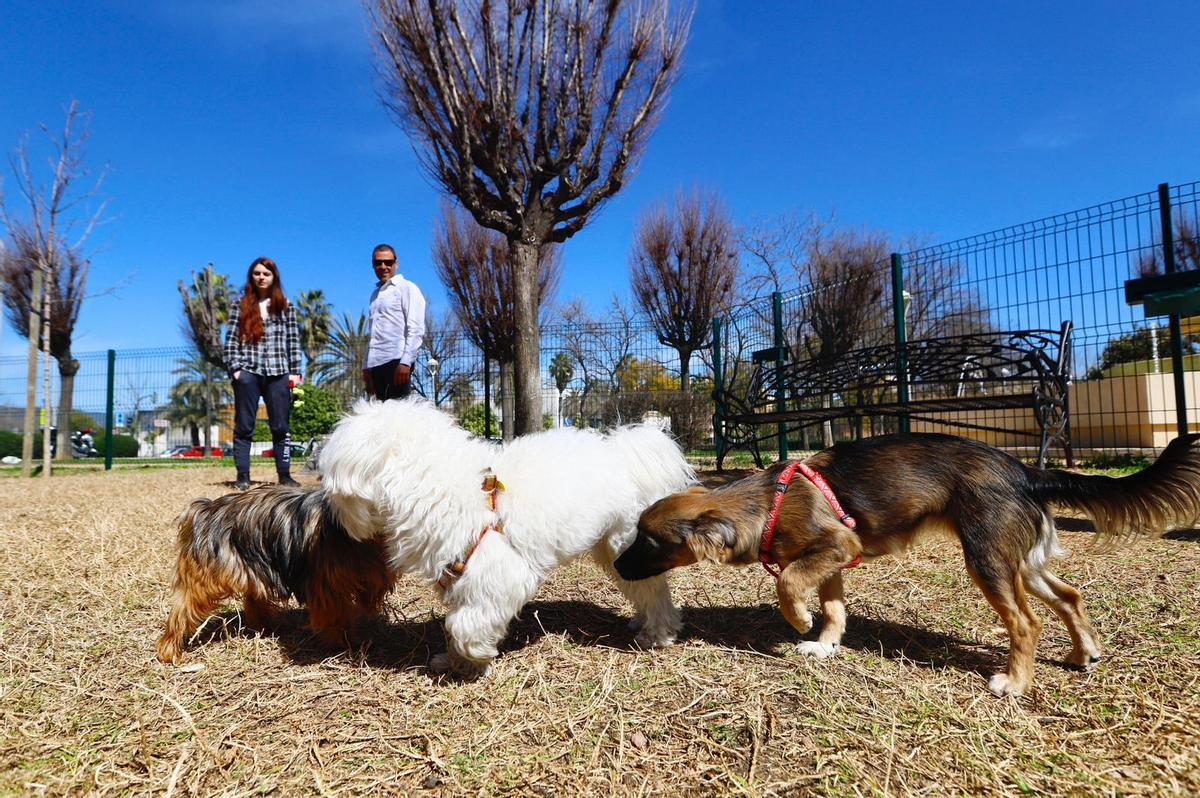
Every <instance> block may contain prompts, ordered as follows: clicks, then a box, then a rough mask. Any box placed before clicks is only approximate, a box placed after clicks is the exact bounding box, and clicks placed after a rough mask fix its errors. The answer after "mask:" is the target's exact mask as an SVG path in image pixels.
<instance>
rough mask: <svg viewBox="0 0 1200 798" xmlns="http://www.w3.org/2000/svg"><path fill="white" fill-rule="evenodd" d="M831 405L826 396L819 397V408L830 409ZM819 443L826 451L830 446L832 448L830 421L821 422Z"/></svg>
mask: <svg viewBox="0 0 1200 798" xmlns="http://www.w3.org/2000/svg"><path fill="white" fill-rule="evenodd" d="M832 404H833V400H832V399H831V398H830V397H829V396H828V395H826V396H822V397H821V407H830V406H832ZM821 443H822V444H823V445H824V448H826V449H828V448H829V447H830V446H833V420H832V419H826V420H825V421H822V422H821Z"/></svg>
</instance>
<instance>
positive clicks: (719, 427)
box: [712, 318, 725, 463]
mask: <svg viewBox="0 0 1200 798" xmlns="http://www.w3.org/2000/svg"><path fill="white" fill-rule="evenodd" d="M712 332H713V339H712V364H713V404H714V412H713V445H714V446H716V449H717V462H718V463H720V461H721V454H722V452H723V451H724V449H725V429H724V424H725V399H724V396H725V370H724V365H723V364H722V363H721V320H720V319H719V318H716V319H713V323H712Z"/></svg>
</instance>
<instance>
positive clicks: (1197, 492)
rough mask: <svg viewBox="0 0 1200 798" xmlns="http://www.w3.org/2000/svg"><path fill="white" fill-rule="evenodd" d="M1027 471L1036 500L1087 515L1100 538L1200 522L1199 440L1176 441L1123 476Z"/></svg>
mask: <svg viewBox="0 0 1200 798" xmlns="http://www.w3.org/2000/svg"><path fill="white" fill-rule="evenodd" d="M1027 470H1028V474H1029V479H1030V482H1031V483H1032V484H1033V487H1034V491H1035V492H1036V494H1037V495H1038V497H1039V498H1040V499H1043V500H1045V501H1050V502H1054V503H1056V504H1061V505H1064V506H1067V507H1071V508H1074V509H1076V510H1081V511H1082V512H1085V513H1087V514H1088V515H1089V516H1090V517H1091V519H1092V522H1093V523H1095V525H1096V532H1097V534H1098V535H1099V536H1100V537H1102V538H1112V539H1123V538H1130V537H1135V536H1158V535H1161V534H1162V533H1164V532H1166V531H1167V530H1169V529H1177V528H1180V527H1186V526H1189V525H1192V524H1195V523H1196V521H1197V520H1198V519H1200V435H1182V436H1180V437H1178V438H1176V439H1175V440H1173V441H1171V443H1170V445H1168V446H1167V448H1166V449H1165V450H1163V453H1162V454H1161V455H1159V457H1158V459H1157V460H1155V461H1154V462H1153V463H1151V464H1150V465H1149V466H1147V467H1146V468H1144V469H1142V470H1141V471H1139V472H1138V473H1136V474H1130V475H1129V476H1126V477H1119V478H1117V477H1105V476H1095V475H1086V474H1073V473H1071V472H1069V471H1057V470H1052V471H1042V470H1039V469H1036V468H1029V469H1027Z"/></svg>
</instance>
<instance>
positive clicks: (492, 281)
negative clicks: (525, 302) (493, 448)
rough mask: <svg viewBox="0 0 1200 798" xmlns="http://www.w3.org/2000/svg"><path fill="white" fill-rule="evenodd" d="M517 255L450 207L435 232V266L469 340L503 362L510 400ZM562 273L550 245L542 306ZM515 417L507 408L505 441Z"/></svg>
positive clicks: (541, 276)
mask: <svg viewBox="0 0 1200 798" xmlns="http://www.w3.org/2000/svg"><path fill="white" fill-rule="evenodd" d="M511 254H512V253H511V250H510V248H509V247H508V246H507V243H506V242H505V240H504V238H503V237H502V236H500V235H499V234H498V233H495V232H493V231H491V230H487V229H484V228H482V227H480V226H479V225H477V224H476V223H475V221H474V220H473V219H471V217H470V216H467V215H466V214H464V213H462V212H461V211H456V210H455V209H454V208H452V207H451V206H450V205H449V204H448V203H447V204H444V205H443V206H442V219H441V223H440V224H439V225H438V229H437V230H436V232H435V233H434V241H433V265H434V268H436V269H437V273H438V276H439V277H440V278H441V280H442V284H443V285H445V286H446V292H447V293H448V294H449V296H450V304H451V307H452V308H453V310H454V313H455V315H456V316H458V320H459V321H460V322H461V324H462V327H463V330H464V331H465V332H466V334H467V337H468V338H470V340H471V342H472V343H474V344H475V345H476V346H477V347H479V349H480V350H481V351H482V352H483V354H484V357H487V358H490V359H492V360H495V361H496V362H497V363H499V364H500V396H501V398H502V400H503V401H506V402H509V401H511V400H512V398H513V395H514V391H513V378H514V364H515V362H516V351H517V322H516V311H515V306H516V301H517V288H516V281H517V276H516V267H515V266H514V264H513V260H512V257H511ZM561 272H562V267H561V259H560V258H559V255H558V247H557V246H555V245H552V244H546V245H544V246H543V247H542V248H541V249H540V250H539V251H538V286H537V296H538V300H539V302H542V303H544V302H545V301H546V300H547V299H548V298H549V297H550V296H551V295H552V294H553V293H554V288H555V286H556V285H557V284H558V278H559V275H560V274H561ZM539 384H540V383H539ZM515 415H516V414H515V412H514V408H512V407H509V406H507V405H506V406H505V407H504V413H503V416H502V434H503V437H504V439H505V440H510V439H511V438H512V437H513V435H514V433H515V431H516V430H515V425H514V416H515Z"/></svg>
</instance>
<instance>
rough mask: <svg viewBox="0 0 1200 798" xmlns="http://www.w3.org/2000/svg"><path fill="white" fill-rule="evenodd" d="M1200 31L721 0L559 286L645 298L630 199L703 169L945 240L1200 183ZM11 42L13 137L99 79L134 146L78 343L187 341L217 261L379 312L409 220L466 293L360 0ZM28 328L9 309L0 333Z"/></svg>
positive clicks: (1120, 11)
mask: <svg viewBox="0 0 1200 798" xmlns="http://www.w3.org/2000/svg"><path fill="white" fill-rule="evenodd" d="M1197 29H1200V3H1194V2H1177V3H1128V2H1096V1H1093V2H1058V3H1033V2H1020V3H1019V2H1007V3H1002V4H983V3H962V2H953V3H951V2H944V3H935V2H922V3H900V2H895V3H856V2H823V3H816V2H754V1H753V0H746V2H724V1H723V0H700V1H699V4H698V9H697V12H696V18H695V24H694V26H693V30H692V37H691V42H690V44H689V46H688V50H687V53H686V59H685V65H684V70H683V74H682V78H681V80H680V82H679V84H678V85H677V87H676V88H675V91H674V93H673V95H672V98H671V101H670V105H669V107H668V109H667V112H666V115H665V117H664V119H663V120H662V123H661V124H660V126H659V128H658V130H657V132H656V133H655V135H654V137H653V138H652V139H651V141H650V145H649V148H648V150H647V152H646V155H645V158H644V159H643V161H642V163H641V166H640V169H639V170H638V174H637V175H636V177H635V178H634V179H633V180H632V181H631V182H630V183H629V184H628V186H627V187H626V189H625V190H624V191H623V193H622V194H620V195H619V196H618V198H617V199H615V200H614V201H613V202H611V203H610V204H609V205H607V206H606V207H605V209H604V210H603V212H602V213H601V214H600V216H599V217H597V218H596V219H595V220H594V221H593V223H592V224H591V225H590V226H589V227H588V228H587V229H586V230H585V231H583V232H582V233H580V234H579V235H577V236H575V237H574V238H573V239H572V240H571V241H570V242H568V244H567V245H566V248H565V266H566V268H565V273H564V278H563V280H562V284H561V287H560V289H559V292H558V298H559V299H566V298H569V297H571V296H575V295H580V296H584V297H586V298H588V299H589V301H591V303H592V304H593V306H596V307H600V306H603V305H604V304H605V303H606V301H607V297H608V296H609V295H610V294H611V293H612V292H616V293H618V294H620V295H622V296H627V294H628V276H627V275H628V266H627V254H628V249H629V245H630V240H631V236H632V230H633V224H634V220H635V219H636V217H637V215H638V214H639V213H640V212H641V211H642V210H643V209H645V208H646V207H647V206H649V205H650V204H652V203H654V202H655V201H657V200H659V199H662V198H666V197H668V196H669V195H670V194H672V193H673V192H674V191H675V190H676V189H677V188H681V187H682V188H687V187H691V186H703V187H710V188H714V189H716V190H718V191H719V192H720V193H721V194H722V195H723V196H724V197H725V199H726V201H727V203H728V205H729V207H730V209H731V211H732V213H733V214H734V216H735V217H736V219H738V220H739V221H743V222H746V221H750V220H752V219H754V218H755V217H767V216H771V215H775V214H779V213H784V212H789V211H800V212H808V211H810V210H812V211H817V212H818V213H821V214H828V213H830V212H834V213H836V214H837V217H838V219H839V221H840V222H842V223H844V224H848V225H863V226H869V227H873V228H879V229H883V230H886V231H888V232H890V233H893V234H894V235H896V236H897V237H900V236H906V235H910V234H916V235H920V236H922V237H923V238H924V239H925V240H928V241H938V240H944V239H950V238H957V237H960V236H963V235H967V234H972V233H977V232H982V231H985V230H989V229H992V228H995V227H1000V226H1004V225H1007V224H1012V223H1017V222H1021V221H1025V220H1027V219H1031V218H1036V217H1040V216H1044V215H1047V214H1050V213H1055V212H1059V211H1066V210H1071V209H1074V208H1078V207H1082V206H1087V205H1091V204H1093V203H1096V202H1100V201H1104V200H1108V199H1113V198H1116V197H1121V196H1125V195H1129V194H1134V193H1139V192H1143V191H1149V190H1152V189H1153V188H1154V186H1155V185H1156V184H1157V183H1159V182H1161V181H1171V182H1183V181H1188V180H1194V179H1197V177H1200V161H1198V158H1197V156H1198V155H1200V145H1198V142H1200V136H1198V135H1197V131H1198V129H1200V81H1198V80H1197V74H1198V71H1200V67H1198V65H1200V60H1198V59H1197V58H1196V56H1195V53H1194V52H1193V49H1194V48H1193V47H1192V43H1191V40H1192V38H1194V37H1193V35H1192V34H1191V33H1190V32H1193V31H1195V30H1197ZM0 40H2V41H3V46H2V47H0V149H3V150H5V151H7V152H11V150H12V148H13V146H14V145H15V144H16V142H17V141H18V139H19V137H20V135H21V134H22V132H24V131H29V130H34V131H36V127H37V125H38V124H39V123H46V124H48V125H49V126H50V127H51V129H55V128H58V127H60V126H61V123H62V118H63V108H64V107H65V106H66V104H67V103H68V102H69V101H70V100H71V99H72V98H77V99H78V100H79V101H80V103H81V105H82V106H83V108H85V109H86V110H88V111H90V112H91V114H92V119H91V130H92V138H91V140H90V142H89V144H88V156H89V158H88V161H89V163H90V165H91V166H92V167H93V169H96V170H98V169H99V168H100V167H102V166H104V165H106V164H107V165H108V167H109V168H110V170H111V172H110V174H109V176H108V178H107V180H106V182H105V185H104V194H105V195H106V196H107V197H108V198H109V208H108V213H107V218H108V223H107V224H106V225H105V226H104V227H103V228H102V229H101V230H100V231H99V232H98V233H97V234H96V235H95V237H94V238H93V240H92V243H93V244H94V245H95V252H94V254H93V270H92V281H91V288H92V290H93V291H94V292H97V294H98V295H97V296H94V297H92V298H90V299H89V300H88V302H87V303H86V304H85V307H84V310H83V313H82V317H81V319H80V321H79V324H78V327H77V330H76V343H75V349H76V350H77V351H81V352H82V351H95V350H101V349H105V348H109V347H113V348H118V349H125V348H132V347H147V346H163V345H174V344H177V343H180V342H181V337H180V334H179V317H180V313H179V301H178V295H177V293H176V289H175V284H176V282H177V280H179V279H180V278H181V277H182V278H186V277H187V276H188V273H189V272H190V271H191V270H194V269H198V268H201V267H203V265H204V264H205V263H207V262H209V261H211V262H213V263H214V264H215V266H216V267H217V269H218V270H220V271H223V272H225V273H227V274H230V275H232V276H233V277H234V279H235V280H236V281H238V282H239V283H240V281H241V280H242V279H243V277H244V274H245V270H246V268H247V266H248V264H249V263H250V261H251V260H252V259H253V258H254V257H256V256H258V255H260V254H265V255H268V256H270V257H272V258H274V259H275V260H276V261H277V262H278V263H279V264H280V267H281V269H282V271H283V276H284V285H285V287H286V288H287V290H288V292H289V293H291V294H293V295H294V294H295V293H296V292H298V291H300V290H302V289H308V288H322V289H324V291H325V293H326V296H327V297H328V298H329V299H330V301H331V302H332V303H333V305H334V308H335V310H336V311H338V312H343V311H345V312H349V313H352V314H357V312H358V311H359V310H360V309H361V308H362V306H363V305H364V303H365V299H366V297H367V295H368V294H369V292H370V288H371V283H372V280H373V276H372V274H371V270H370V264H369V254H370V248H371V246H372V245H373V244H374V243H376V242H378V241H389V242H392V243H393V244H394V245H395V246H396V248H397V250H398V252H399V257H400V260H401V267H402V271H403V273H404V274H405V275H406V276H408V277H409V278H411V279H413V280H415V281H416V282H417V283H418V284H420V285H421V286H422V287H423V288H424V290H425V293H426V294H427V295H428V296H429V298H430V300H431V303H432V304H433V305H434V307H435V309H437V310H439V311H440V310H442V309H444V308H445V307H446V301H445V296H444V292H443V290H442V288H441V286H440V284H439V283H438V281H437V279H436V277H435V275H434V273H433V271H432V268H431V266H430V258H429V244H430V236H431V229H432V227H433V223H434V220H435V217H436V215H437V205H438V194H437V192H436V191H435V190H434V189H433V188H432V187H431V186H430V185H429V183H428V182H427V181H426V180H425V179H424V178H423V176H422V175H421V173H420V172H419V170H418V169H417V166H416V162H415V159H414V157H413V155H412V152H411V150H410V148H409V145H408V142H407V140H406V138H405V136H404V135H403V133H402V132H401V131H400V130H398V129H397V128H396V127H395V126H394V125H393V124H392V122H391V120H390V119H389V117H388V116H387V114H386V113H385V112H384V110H383V108H382V107H381V105H380V103H379V101H378V98H377V95H376V83H375V79H374V72H373V68H372V65H371V61H370V58H369V47H368V43H367V35H366V30H365V18H364V16H363V13H362V11H361V10H360V8H359V6H358V5H357V3H355V2H350V1H349V0H347V1H346V2H343V1H342V0H327V1H322V0H290V2H289V1H285V0H244V1H242V2H234V1H233V0H204V1H193V0H186V1H184V0H180V1H179V2H160V3H155V2H120V1H118V0H72V1H71V2H66V0H39V1H38V2H33V1H32V0H26V1H25V2H17V1H16V0H0ZM33 142H34V143H35V144H36V143H37V142H38V134H37V133H36V132H35V134H34V137H33ZM4 186H5V190H6V192H7V194H8V195H9V199H10V201H12V200H14V199H15V198H14V197H13V196H12V188H13V187H12V180H11V176H10V175H8V174H7V173H6V174H5V182H4ZM106 289H114V290H111V291H109V292H107V293H102V292H105V291H106ZM22 351H23V342H22V341H20V340H18V339H17V336H16V334H15V333H14V332H13V331H12V330H11V329H10V328H7V327H6V328H5V329H4V332H3V334H2V336H0V354H16V353H19V352H22Z"/></svg>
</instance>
